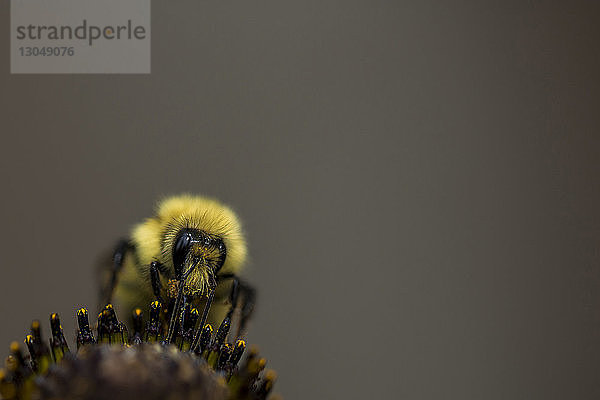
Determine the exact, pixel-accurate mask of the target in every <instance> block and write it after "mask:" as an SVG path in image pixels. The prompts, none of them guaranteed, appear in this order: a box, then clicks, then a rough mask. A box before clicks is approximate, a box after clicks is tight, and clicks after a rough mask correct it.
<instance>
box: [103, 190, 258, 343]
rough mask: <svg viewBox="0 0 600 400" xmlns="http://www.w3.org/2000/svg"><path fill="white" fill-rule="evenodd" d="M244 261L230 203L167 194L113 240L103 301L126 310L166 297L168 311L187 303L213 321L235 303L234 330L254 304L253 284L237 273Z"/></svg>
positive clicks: (242, 242) (240, 235) (176, 310)
mask: <svg viewBox="0 0 600 400" xmlns="http://www.w3.org/2000/svg"><path fill="white" fill-rule="evenodd" d="M245 261H246V241H245V239H244V235H243V232H242V227H241V224H240V221H239V219H238V217H237V215H236V214H235V213H234V212H233V211H232V210H231V209H230V208H229V207H227V206H225V205H223V204H222V203H220V202H219V201H217V200H214V199H210V198H207V197H202V196H192V195H179V196H173V197H169V198H166V199H164V200H163V201H161V202H159V203H158V206H157V209H156V214H155V215H154V216H153V217H151V218H148V219H146V220H145V221H143V222H141V223H140V224H138V225H136V226H134V228H133V230H132V232H131V235H130V237H129V239H126V240H123V241H121V242H119V244H118V245H117V247H116V250H115V252H114V255H113V260H112V264H111V267H110V269H109V272H110V273H109V274H108V276H109V277H108V279H107V280H105V283H104V285H103V288H102V292H103V301H104V304H106V303H109V302H114V303H116V304H117V305H118V306H119V308H121V307H122V309H128V310H131V309H134V308H136V307H145V306H146V305H148V304H149V303H150V302H152V301H153V300H155V299H158V300H159V301H161V302H163V304H167V302H171V307H172V310H174V311H173V312H172V315H177V314H178V313H179V312H180V310H182V309H183V308H184V307H185V305H186V304H191V305H193V306H195V307H198V309H200V310H205V314H204V315H203V320H208V321H209V322H213V323H214V322H215V321H219V320H221V319H222V318H223V317H224V316H225V315H226V314H227V313H229V315H231V313H233V311H234V309H235V308H236V307H237V306H239V308H240V310H241V311H240V323H239V327H238V334H239V333H240V331H241V330H243V328H244V324H245V322H246V320H247V319H248V318H249V316H250V314H251V311H252V308H253V304H254V290H253V288H252V287H251V286H249V285H248V284H247V283H245V282H243V281H242V280H240V279H239V278H238V276H237V274H238V273H239V272H240V270H241V269H242V267H243V265H244V262H245ZM238 294H239V295H238ZM227 299H229V304H225V303H226V300H227ZM213 300H214V301H213ZM238 300H239V301H238ZM238 303H239V304H238ZM209 309H210V314H208V310H209ZM201 323H203V322H201ZM171 325H174V324H171ZM171 334H172V333H169V335H171ZM168 339H169V336H167V340H168Z"/></svg>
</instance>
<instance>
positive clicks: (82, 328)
mask: <svg viewBox="0 0 600 400" xmlns="http://www.w3.org/2000/svg"><path fill="white" fill-rule="evenodd" d="M77 324H78V326H79V330H78V331H77V349H78V350H79V348H80V347H81V346H84V345H87V344H94V343H96V339H95V338H94V334H93V333H92V331H91V329H90V323H89V318H88V310H87V309H85V308H80V309H79V310H77Z"/></svg>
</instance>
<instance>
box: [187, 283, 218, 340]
mask: <svg viewBox="0 0 600 400" xmlns="http://www.w3.org/2000/svg"><path fill="white" fill-rule="evenodd" d="M215 286H216V285H215ZM215 286H211V288H210V292H209V293H208V299H207V300H206V304H205V305H204V311H202V319H200V324H199V325H198V330H197V331H196V335H195V336H194V340H193V342H192V346H191V348H190V351H192V352H196V351H198V345H199V342H200V336H201V335H202V333H203V331H202V327H203V326H205V325H204V324H206V319H207V318H208V311H209V310H210V307H211V306H212V302H213V300H214V298H215ZM211 329H212V327H211ZM201 351H203V350H201Z"/></svg>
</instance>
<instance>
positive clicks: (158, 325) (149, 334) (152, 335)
mask: <svg viewBox="0 0 600 400" xmlns="http://www.w3.org/2000/svg"><path fill="white" fill-rule="evenodd" d="M161 310H162V304H161V303H160V301H158V300H156V301H153V302H152V303H151V304H150V320H149V321H148V325H147V326H146V342H150V343H152V342H158V341H159V340H160V339H161V337H162V321H161V318H160V313H161Z"/></svg>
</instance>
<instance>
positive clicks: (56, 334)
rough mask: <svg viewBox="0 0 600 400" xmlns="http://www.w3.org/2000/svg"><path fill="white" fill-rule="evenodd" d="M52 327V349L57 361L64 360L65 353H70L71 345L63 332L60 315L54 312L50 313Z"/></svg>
mask: <svg viewBox="0 0 600 400" xmlns="http://www.w3.org/2000/svg"><path fill="white" fill-rule="evenodd" d="M50 328H51V330H52V338H50V350H51V351H52V357H53V358H54V361H55V362H58V361H60V360H62V358H63V357H64V356H65V354H67V353H69V346H68V345H67V341H66V339H65V336H64V334H63V329H62V326H61V324H60V317H59V316H58V314H56V313H53V314H51V315H50Z"/></svg>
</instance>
